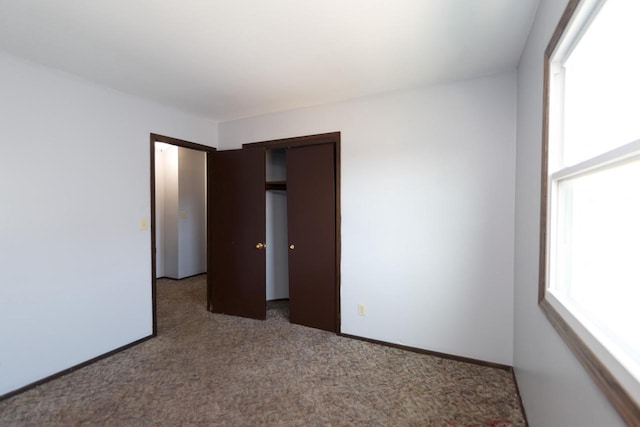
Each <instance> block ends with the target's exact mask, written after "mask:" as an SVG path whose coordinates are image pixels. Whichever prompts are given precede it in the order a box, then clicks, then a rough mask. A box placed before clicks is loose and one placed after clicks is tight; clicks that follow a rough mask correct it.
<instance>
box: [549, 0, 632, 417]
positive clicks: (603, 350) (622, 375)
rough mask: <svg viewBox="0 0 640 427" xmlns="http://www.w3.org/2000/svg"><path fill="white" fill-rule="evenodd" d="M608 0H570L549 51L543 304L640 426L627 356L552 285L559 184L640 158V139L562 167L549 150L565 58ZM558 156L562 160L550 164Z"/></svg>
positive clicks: (558, 116)
mask: <svg viewBox="0 0 640 427" xmlns="http://www.w3.org/2000/svg"><path fill="white" fill-rule="evenodd" d="M605 1H606V0H570V1H569V3H568V5H567V7H566V9H565V12H564V14H563V16H562V18H561V19H560V22H559V24H558V27H557V28H556V31H555V32H554V34H553V36H552V38H551V41H550V42H549V45H548V46H547V49H546V51H545V57H544V104H543V106H544V114H543V144H542V146H543V151H542V201H541V226H540V235H541V236H540V276H539V277H540V284H539V293H538V304H539V306H540V307H541V309H542V310H543V312H544V313H545V314H546V316H547V318H548V319H549V321H550V322H551V324H552V325H553V326H554V327H555V329H556V330H557V331H558V333H559V335H560V336H561V337H562V338H563V339H564V341H565V342H566V344H567V345H568V347H569V348H570V349H571V350H572V351H573V353H574V354H575V356H576V357H577V359H578V360H579V361H580V362H581V363H582V365H583V366H584V367H585V369H586V370H587V372H588V373H589V374H590V375H591V377H592V378H593V380H594V381H595V383H596V384H597V385H598V386H599V387H600V388H601V389H602V391H603V392H604V394H605V395H606V396H607V398H608V399H609V401H610V402H611V403H612V405H613V406H614V407H615V408H616V410H617V411H618V413H619V414H620V415H621V417H622V418H623V419H624V420H625V421H626V422H627V423H628V424H629V425H640V407H639V404H638V402H639V401H640V382H639V381H638V380H637V379H636V378H635V377H634V376H633V375H632V374H631V373H630V372H629V371H628V370H627V369H626V368H625V367H624V366H623V364H622V363H620V361H619V358H620V357H624V355H620V354H615V355H614V354H612V352H611V351H610V350H608V348H607V345H606V344H607V340H608V338H607V337H606V335H604V334H600V333H598V328H597V327H595V326H594V325H593V323H592V322H591V321H590V319H589V318H588V316H584V315H582V314H581V312H580V310H579V309H577V308H576V307H574V306H572V303H571V301H570V300H567V299H565V298H562V295H561V294H558V293H554V292H553V290H552V289H550V287H549V286H550V285H551V284H552V277H553V275H554V273H555V269H556V268H557V266H555V265H554V263H555V261H554V260H553V259H552V257H551V254H552V252H553V251H552V248H551V245H552V244H554V241H555V235H556V227H555V224H556V218H557V215H558V213H557V212H556V211H557V209H558V206H559V203H558V200H557V199H556V198H557V196H558V191H557V187H558V184H559V183H561V182H562V181H563V180H567V179H571V178H576V177H579V176H581V175H586V174H590V173H597V172H598V171H599V170H602V169H603V168H609V167H615V166H617V165H620V164H623V163H624V162H628V161H632V160H634V159H637V158H639V157H640V140H638V141H634V142H631V143H629V144H626V145H624V146H622V147H618V148H615V149H613V150H610V151H608V152H605V153H602V154H600V155H597V156H595V157H592V158H590V159H587V160H584V161H582V162H580V163H578V164H576V165H572V166H568V167H562V168H561V167H560V164H559V162H558V160H559V159H560V158H561V157H560V156H561V153H560V152H559V151H558V152H553V153H550V151H549V150H561V147H562V144H561V143H558V141H560V138H562V134H563V129H562V111H563V109H564V105H563V102H564V93H563V88H564V73H563V68H562V65H563V61H564V60H565V59H566V58H568V56H569V55H570V53H571V52H572V50H573V48H574V47H575V46H576V45H577V44H578V43H579V41H580V39H581V37H582V35H583V34H584V33H585V31H586V30H587V28H588V26H589V24H590V22H591V21H592V20H593V18H594V17H595V16H596V15H597V12H598V11H599V10H600V8H601V7H602V5H603V4H604V3H605ZM550 141H551V142H552V143H551V144H550ZM560 142H561V141H560ZM554 160H555V162H556V163H557V164H551V163H550V162H553V161H554Z"/></svg>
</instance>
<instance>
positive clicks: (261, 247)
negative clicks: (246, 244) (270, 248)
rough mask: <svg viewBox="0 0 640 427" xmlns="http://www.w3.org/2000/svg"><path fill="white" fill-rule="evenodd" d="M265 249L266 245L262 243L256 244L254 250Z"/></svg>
mask: <svg viewBox="0 0 640 427" xmlns="http://www.w3.org/2000/svg"><path fill="white" fill-rule="evenodd" d="M266 247H267V245H265V244H264V243H258V244H256V249H264V248H266Z"/></svg>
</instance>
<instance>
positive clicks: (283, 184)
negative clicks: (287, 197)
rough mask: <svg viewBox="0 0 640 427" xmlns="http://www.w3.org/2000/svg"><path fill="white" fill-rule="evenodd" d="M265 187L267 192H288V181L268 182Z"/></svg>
mask: <svg viewBox="0 0 640 427" xmlns="http://www.w3.org/2000/svg"><path fill="white" fill-rule="evenodd" d="M264 187H265V189H266V190H286V189H287V181H267V182H265V185H264Z"/></svg>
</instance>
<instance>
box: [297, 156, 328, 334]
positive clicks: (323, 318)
mask: <svg viewBox="0 0 640 427" xmlns="http://www.w3.org/2000/svg"><path fill="white" fill-rule="evenodd" d="M333 150H334V148H333V144H320V145H310V146H304V147H294V148H290V149H289V150H288V151H287V221H288V234H289V245H290V246H289V301H290V304H289V309H290V320H291V322H292V323H298V324H301V325H305V326H310V327H313V328H318V329H324V330H326V331H332V332H335V331H336V257H335V242H336V240H335V239H336V236H335V233H336V224H335V209H336V205H335V203H336V199H335V166H334V152H333Z"/></svg>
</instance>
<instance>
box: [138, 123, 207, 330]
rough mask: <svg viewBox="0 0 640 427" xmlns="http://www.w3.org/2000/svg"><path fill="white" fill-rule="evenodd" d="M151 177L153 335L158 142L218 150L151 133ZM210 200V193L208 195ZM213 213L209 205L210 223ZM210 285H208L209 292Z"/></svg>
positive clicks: (154, 317) (154, 323) (205, 149)
mask: <svg viewBox="0 0 640 427" xmlns="http://www.w3.org/2000/svg"><path fill="white" fill-rule="evenodd" d="M149 141H150V144H149V146H150V148H149V152H150V159H151V161H150V168H149V169H150V170H151V173H150V178H149V182H150V183H151V218H150V219H149V224H151V227H150V229H151V304H152V307H153V309H152V310H153V333H152V336H154V337H155V336H156V335H157V333H158V326H157V313H156V144H155V143H156V142H164V143H166V144H171V145H177V146H178V147H184V148H191V149H192V150H198V151H202V152H205V153H211V152H214V151H216V149H215V148H214V147H209V146H207V145H202V144H196V143H195V142H190V141H185V140H183V139H177V138H172V137H170V136H164V135H158V134H156V133H152V134H150V137H149ZM207 192H209V186H207ZM207 200H208V195H207ZM210 215H211V209H209V207H207V224H209V216H210ZM208 234H209V230H208V228H207V271H209V270H210V268H209V267H210V262H211V261H210V260H209V253H210V250H211V249H210V247H209V245H210V239H209V235H208ZM208 280H209V275H207V281H208ZM209 288H210V286H207V292H208V290H209ZM208 301H209V295H207V303H208Z"/></svg>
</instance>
